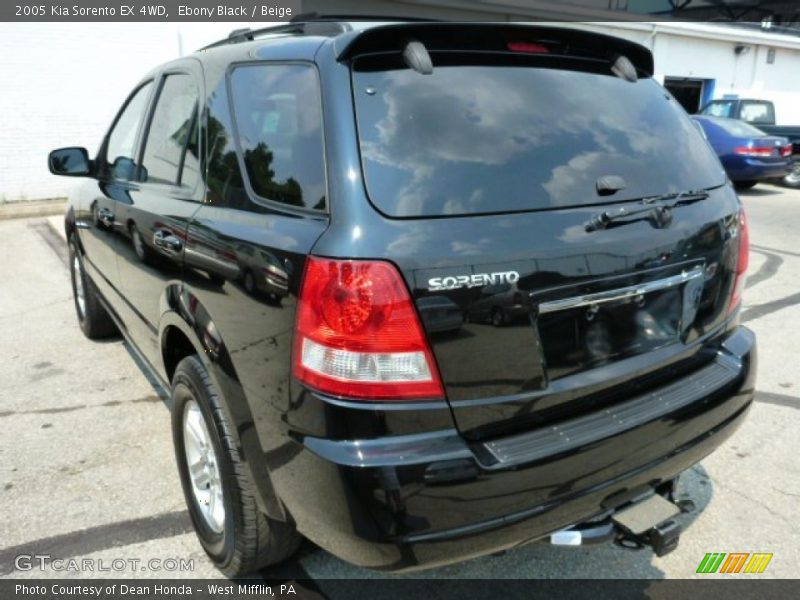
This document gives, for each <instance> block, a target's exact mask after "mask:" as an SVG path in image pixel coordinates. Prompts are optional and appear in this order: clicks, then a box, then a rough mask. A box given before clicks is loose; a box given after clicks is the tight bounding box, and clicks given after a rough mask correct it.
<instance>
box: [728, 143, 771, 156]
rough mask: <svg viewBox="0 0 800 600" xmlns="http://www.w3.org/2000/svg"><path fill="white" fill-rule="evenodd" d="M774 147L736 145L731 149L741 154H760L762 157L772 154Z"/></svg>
mask: <svg viewBox="0 0 800 600" xmlns="http://www.w3.org/2000/svg"><path fill="white" fill-rule="evenodd" d="M773 150H774V148H770V147H768V146H738V147H736V148H734V149H733V151H734V152H735V153H736V154H740V155H742V156H760V157H762V158H764V157H767V156H772V151H773Z"/></svg>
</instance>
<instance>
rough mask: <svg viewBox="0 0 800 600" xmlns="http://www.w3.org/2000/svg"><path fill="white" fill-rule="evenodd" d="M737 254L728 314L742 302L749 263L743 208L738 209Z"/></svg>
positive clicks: (748, 244) (748, 247)
mask: <svg viewBox="0 0 800 600" xmlns="http://www.w3.org/2000/svg"><path fill="white" fill-rule="evenodd" d="M738 236H739V256H738V258H737V259H736V278H735V279H734V282H733V294H732V295H731V301H730V304H729V305H728V314H730V313H732V312H733V311H734V310H736V308H738V306H739V305H740V304H741V303H742V292H743V291H744V284H745V281H746V280H747V266H748V264H749V263H750V230H749V229H748V227H747V217H746V216H745V214H744V209H742V210H741V211H739V227H738Z"/></svg>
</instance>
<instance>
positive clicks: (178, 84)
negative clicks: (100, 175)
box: [141, 73, 200, 189]
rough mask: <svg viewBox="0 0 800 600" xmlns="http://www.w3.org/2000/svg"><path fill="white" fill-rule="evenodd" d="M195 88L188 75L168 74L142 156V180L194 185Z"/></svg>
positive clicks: (196, 171) (196, 168)
mask: <svg viewBox="0 0 800 600" xmlns="http://www.w3.org/2000/svg"><path fill="white" fill-rule="evenodd" d="M197 114H198V92H197V87H196V86H195V84H194V80H193V79H192V77H191V76H190V75H185V74H183V73H176V74H174V75H167V77H166V78H165V79H164V83H163V85H162V86H161V92H160V94H159V96H158V101H157V102H156V108H155V111H154V112H153V118H152V121H151V123H150V127H149V129H148V134H147V140H146V141H145V145H144V155H143V156H142V166H143V167H144V169H143V171H142V177H141V179H142V181H146V182H148V183H164V184H168V185H182V186H185V187H188V188H190V189H194V188H195V186H196V185H197V183H198V182H199V180H200V159H199V152H198V148H199V144H198V137H199V136H198V125H197V121H198V118H197Z"/></svg>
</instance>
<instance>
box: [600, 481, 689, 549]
mask: <svg viewBox="0 0 800 600" xmlns="http://www.w3.org/2000/svg"><path fill="white" fill-rule="evenodd" d="M680 512H681V509H680V507H679V506H677V505H675V504H673V503H672V502H670V501H669V500H667V499H666V498H664V497H663V496H661V495H659V494H653V495H651V496H649V497H648V498H646V499H644V500H641V501H640V502H637V503H635V504H633V505H631V506H629V507H627V508H623V509H622V510H620V511H618V512H615V513H614V514H613V515H612V516H611V519H612V520H613V521H614V524H615V525H616V526H617V528H618V530H619V537H618V538H617V543H619V544H620V545H621V546H624V547H626V548H642V547H644V546H650V547H651V548H653V552H655V554H656V556H664V555H665V554H669V553H670V552H672V551H673V550H675V548H677V547H678V539H679V538H680V535H681V526H680V525H679V524H678V523H677V522H676V521H674V520H672V518H673V517H674V516H675V515H677V514H678V513H680Z"/></svg>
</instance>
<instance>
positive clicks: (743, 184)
mask: <svg viewBox="0 0 800 600" xmlns="http://www.w3.org/2000/svg"><path fill="white" fill-rule="evenodd" d="M757 183H758V182H757V181H734V182H733V187H735V188H736V189H737V190H749V189H750V188H752V187H755V186H756V184H757Z"/></svg>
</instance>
